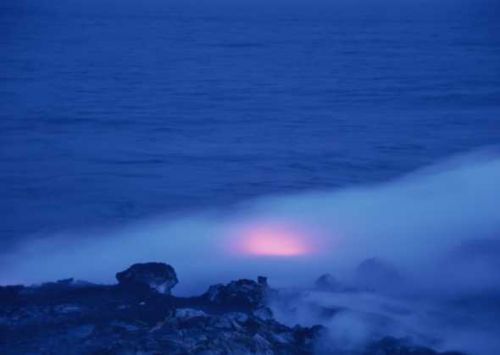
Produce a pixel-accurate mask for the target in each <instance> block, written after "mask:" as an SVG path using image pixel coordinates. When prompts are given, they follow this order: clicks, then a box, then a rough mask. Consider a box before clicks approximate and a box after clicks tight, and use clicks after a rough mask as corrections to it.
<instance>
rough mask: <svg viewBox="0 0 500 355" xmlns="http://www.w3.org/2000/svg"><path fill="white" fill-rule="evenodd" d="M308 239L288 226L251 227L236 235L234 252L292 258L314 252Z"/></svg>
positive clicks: (264, 225) (258, 225) (304, 234)
mask: <svg viewBox="0 0 500 355" xmlns="http://www.w3.org/2000/svg"><path fill="white" fill-rule="evenodd" d="M309 239H310V237H309V236H308V235H307V234H306V233H304V232H302V231H300V230H298V229H297V228H291V227H289V226H287V227H285V226H276V225H266V224H263V225H260V224H257V225H251V226H247V227H246V228H243V229H242V230H241V231H240V233H238V234H237V242H236V251H237V252H238V253H242V254H247V255H255V256H276V257H293V256H304V255H308V254H312V253H314V252H315V248H314V247H313V245H312V244H313V243H312V240H309Z"/></svg>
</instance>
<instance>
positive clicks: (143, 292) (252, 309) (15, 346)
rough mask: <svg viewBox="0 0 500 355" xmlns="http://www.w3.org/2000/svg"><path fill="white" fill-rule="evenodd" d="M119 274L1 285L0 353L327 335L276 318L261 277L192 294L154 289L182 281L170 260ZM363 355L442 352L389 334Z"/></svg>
mask: <svg viewBox="0 0 500 355" xmlns="http://www.w3.org/2000/svg"><path fill="white" fill-rule="evenodd" d="M117 278H118V280H119V282H120V284H119V285H116V286H106V285H93V284H82V283H79V284H78V287H75V283H74V282H73V281H71V280H67V281H62V282H56V283H48V284H44V285H43V286H39V287H22V286H16V287H0V354H35V353H36V354H39V353H41V354H65V353H68V352H69V353H71V354H174V355H175V354H256V353H257V354H312V353H313V352H314V350H317V344H318V342H317V340H318V339H319V338H320V337H323V336H324V334H325V333H326V330H325V328H323V327H321V326H313V327H302V326H298V325H297V326H295V327H293V328H292V327H288V326H286V325H283V324H281V323H279V322H277V321H276V320H275V319H274V317H273V314H272V312H271V310H270V309H269V308H267V307H266V299H267V297H268V295H269V293H270V292H273V290H272V289H270V288H269V287H268V286H267V282H266V279H265V278H263V277H260V278H259V279H258V281H257V282H256V281H252V280H238V281H233V282H230V283H229V284H227V285H215V286H212V287H210V289H209V291H208V292H206V293H205V294H203V295H202V296H199V297H190V298H182V297H174V296H172V295H165V294H161V293H158V292H153V291H151V288H157V287H162V286H163V287H165V289H166V290H170V289H171V288H172V287H173V285H175V283H177V277H176V276H175V272H174V270H173V268H171V267H170V266H168V265H165V264H155V263H152V264H137V265H134V266H132V267H131V268H129V269H127V270H126V271H124V272H121V273H118V275H117ZM136 289H139V291H138V292H135V290H136ZM327 353H331V352H327ZM349 354H350V355H351V353H349ZM364 354H370V355H372V354H377V355H392V354H400V355H409V354H413V355H435V354H437V353H436V352H433V350H431V349H427V348H422V347H418V346H413V345H410V344H407V343H405V342H403V341H402V340H398V339H394V338H385V339H382V340H380V341H378V342H374V343H372V344H371V345H370V346H369V347H368V348H367V352H359V353H355V354H354V353H352V355H364Z"/></svg>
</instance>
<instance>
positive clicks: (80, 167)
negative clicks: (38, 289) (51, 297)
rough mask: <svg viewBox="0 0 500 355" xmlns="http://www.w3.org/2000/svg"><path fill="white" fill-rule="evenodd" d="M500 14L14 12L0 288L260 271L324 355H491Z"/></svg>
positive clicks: (402, 6) (458, 10) (211, 5)
mask: <svg viewBox="0 0 500 355" xmlns="http://www.w3.org/2000/svg"><path fill="white" fill-rule="evenodd" d="M499 10H500V5H499V3H498V2H497V1H490V0H456V1H451V0H446V1H441V2H439V3H437V2H436V1H430V0H400V1H396V0H394V1H392V0H387V1H385V0H369V1H360V0H357V1H334V2H331V1H322V0H314V1H307V4H306V2H305V0H297V1H281V0H275V1H268V2H266V3H264V2H262V1H247V0H241V1H224V0H214V1H188V0H186V1H176V0H172V1H159V0H158V1H157V0H145V1H135V0H126V1H115V0H103V1H97V0H89V1H79V0H62V1H58V2H54V1H48V0H40V1H36V2H34V1H32V2H30V1H17V0H7V1H2V2H1V4H0V51H1V53H2V55H1V56H0V216H1V217H0V284H14V283H39V282H44V281H48V280H56V279H61V278H66V277H75V278H77V279H83V280H88V281H92V282H114V273H115V272H117V271H119V270H121V269H124V268H126V267H127V266H129V265H130V264H131V263H134V262H145V261H163V262H167V263H169V264H171V265H172V266H174V267H175V269H176V270H177V273H178V275H179V279H180V284H179V285H178V286H176V288H175V289H174V293H175V294H178V295H186V294H190V295H191V294H193V293H196V292H202V291H204V290H205V289H206V288H207V286H208V285H210V284H213V283H216V282H224V281H229V280H232V279H235V278H240V277H248V278H252V279H253V278H255V277H256V276H257V275H266V276H268V277H269V282H270V284H271V286H273V287H277V288H280V289H281V290H282V291H281V292H282V293H281V295H280V296H279V297H276V298H275V299H272V300H270V305H271V306H272V308H273V310H274V311H275V314H276V317H277V318H278V319H279V320H281V321H283V322H285V323H287V324H291V325H293V324H295V323H301V324H317V323H321V324H324V325H325V326H327V327H328V329H330V335H329V336H327V337H326V339H325V342H324V344H320V347H319V348H318V351H319V352H322V351H323V352H324V351H326V352H328V351H332V348H329V347H333V348H334V350H349V349H352V348H357V347H359V346H361V345H362V344H364V343H365V342H366V341H367V340H368V339H370V338H371V337H373V336H376V335H380V334H378V333H383V335H386V334H393V335H396V336H398V337H399V336H410V337H411V338H412V339H415V340H418V342H419V343H421V344H428V345H431V346H433V347H436V348H438V349H443V350H447V349H456V350H464V351H469V352H470V353H471V354H480V355H483V354H485V355H490V354H491V355H496V354H499V353H500V344H499V342H498V341H497V340H496V334H499V333H500V325H499V321H498V320H497V319H500V296H499V295H500V279H499V277H498V270H499V269H500V262H499V260H500V209H499V208H498V206H499V202H498V201H500V183H499V181H500V155H499V153H498V145H499V144H500V36H499V34H500V11H499ZM324 273H329V274H331V277H329V278H328V280H330V281H331V282H332V283H333V284H334V285H335V287H333V288H327V289H318V288H314V287H313V284H314V281H315V280H316V279H317V278H318V276H320V275H322V274H324ZM293 305H296V307H295V306H293ZM325 307H326V308H329V307H332V308H335V309H336V308H342V312H340V313H338V314H337V315H335V316H334V317H333V318H331V317H330V318H329V317H325V316H324V314H322V312H321V311H320V310H324V308H325ZM322 346H324V347H322Z"/></svg>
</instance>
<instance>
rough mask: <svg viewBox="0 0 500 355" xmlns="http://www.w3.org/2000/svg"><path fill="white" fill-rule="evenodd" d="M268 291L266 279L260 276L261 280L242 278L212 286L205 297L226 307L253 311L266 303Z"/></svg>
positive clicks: (214, 303)
mask: <svg viewBox="0 0 500 355" xmlns="http://www.w3.org/2000/svg"><path fill="white" fill-rule="evenodd" d="M268 291H269V288H268V286H267V281H266V279H265V278H264V277H259V282H255V281H253V280H246V279H242V280H238V281H232V282H230V283H229V284H227V285H223V284H218V285H214V286H210V288H209V289H208V291H207V292H206V293H205V294H204V295H203V297H204V298H205V299H206V300H207V301H208V302H210V303H212V304H213V305H217V306H219V307H224V308H225V309H234V310H242V311H251V310H254V309H256V308H257V307H259V306H263V305H264V303H265V298H266V295H267V293H268Z"/></svg>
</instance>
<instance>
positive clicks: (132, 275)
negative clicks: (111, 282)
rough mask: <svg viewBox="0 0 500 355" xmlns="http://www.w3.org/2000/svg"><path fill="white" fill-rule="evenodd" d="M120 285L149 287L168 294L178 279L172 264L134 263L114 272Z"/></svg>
mask: <svg viewBox="0 0 500 355" xmlns="http://www.w3.org/2000/svg"><path fill="white" fill-rule="evenodd" d="M116 279H117V280H118V283H119V285H120V286H122V287H128V288H146V287H147V288H150V289H152V290H155V291H157V292H159V293H165V294H170V290H171V289H172V288H173V287H174V286H175V285H176V284H177V282H178V279H177V275H176V273H175V270H174V268H173V267H172V266H170V265H167V264H165V263H144V264H134V265H132V266H131V267H129V268H128V269H127V270H125V271H122V272H119V273H117V274H116Z"/></svg>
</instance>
